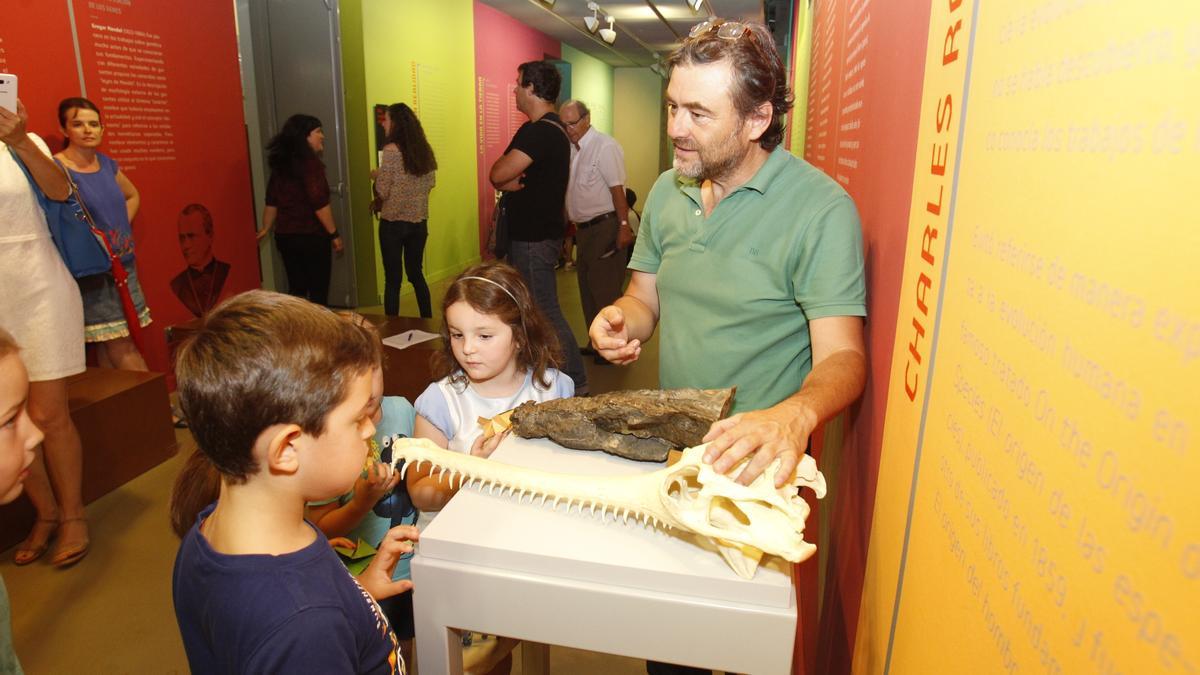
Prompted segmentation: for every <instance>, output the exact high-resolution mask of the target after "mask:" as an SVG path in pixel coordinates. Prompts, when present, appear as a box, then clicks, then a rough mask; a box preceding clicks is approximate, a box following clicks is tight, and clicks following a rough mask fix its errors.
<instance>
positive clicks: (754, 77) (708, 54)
mask: <svg viewBox="0 0 1200 675" xmlns="http://www.w3.org/2000/svg"><path fill="white" fill-rule="evenodd" d="M711 21H713V25H712V27H711V28H710V29H709V30H706V31H705V32H703V33H701V34H699V35H697V36H696V37H689V38H687V39H686V40H684V41H683V44H681V45H679V47H678V48H677V49H676V50H675V51H674V52H672V53H671V55H670V56H669V57H667V67H668V68H669V69H670V70H674V69H675V67H676V66H687V65H692V64H699V65H707V64H710V63H717V62H720V61H724V60H728V61H729V65H730V67H731V68H732V69H733V85H732V86H731V87H730V91H729V95H730V96H731V97H732V98H733V107H734V109H736V110H737V111H738V115H739V116H740V117H741V119H743V120H744V119H746V117H748V116H749V115H750V113H752V112H754V109H755V108H757V107H758V106H760V105H762V104H763V103H768V102H769V103H770V104H771V123H770V125H768V126H767V130H766V131H764V132H763V135H762V136H760V137H759V139H758V144H759V146H761V147H762V149H763V150H768V151H770V150H774V149H775V147H776V146H778V145H779V144H780V143H782V142H783V129H784V116H785V115H787V114H788V111H790V110H791V109H792V102H793V97H792V92H791V90H790V89H789V88H788V81H787V75H786V73H785V72H784V69H783V60H782V59H780V58H779V52H777V51H776V50H775V41H774V39H772V38H771V31H769V30H767V27H766V26H763V25H762V24H759V23H750V24H746V27H747V28H748V29H749V30H747V31H746V32H745V34H743V35H742V36H741V37H739V38H737V39H736V40H729V39H726V38H722V37H719V36H718V35H717V31H718V29H719V28H720V26H721V25H722V24H724V23H725V21H724V20H723V19H716V20H711Z"/></svg>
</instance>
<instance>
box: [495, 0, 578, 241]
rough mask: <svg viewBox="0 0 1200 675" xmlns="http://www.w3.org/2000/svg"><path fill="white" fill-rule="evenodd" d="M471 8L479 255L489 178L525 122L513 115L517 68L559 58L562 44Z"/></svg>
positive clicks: (517, 23)
mask: <svg viewBox="0 0 1200 675" xmlns="http://www.w3.org/2000/svg"><path fill="white" fill-rule="evenodd" d="M474 6H475V85H476V86H475V110H476V129H477V131H476V136H477V138H478V139H479V149H478V152H479V154H478V162H479V163H478V171H479V174H478V178H479V184H478V186H479V187H478V189H479V224H480V225H479V227H480V231H479V241H480V248H481V249H482V247H483V242H486V241H487V232H488V228H489V227H490V223H491V220H492V212H493V211H494V210H495V203H496V200H495V197H494V195H495V189H494V188H493V187H492V183H491V181H490V180H489V179H488V173H489V171H490V170H491V168H492V164H494V163H495V162H496V160H497V159H500V157H501V156H502V155H503V154H504V150H505V149H506V148H508V143H509V141H511V140H512V137H513V134H515V133H516V132H517V129H520V128H521V125H522V124H524V123H525V122H527V121H528V120H527V118H526V117H525V115H524V114H523V113H521V111H520V110H518V109H517V101H516V95H515V91H516V89H515V86H516V80H517V66H519V65H520V64H522V63H525V62H526V61H537V60H539V59H542V58H558V57H559V55H560V54H561V52H562V43H560V42H558V41H555V40H552V39H550V37H549V36H547V35H546V34H545V33H542V32H541V31H538V30H535V29H533V28H531V27H529V26H526V25H525V24H523V23H521V22H520V21H517V20H516V19H514V18H512V17H511V16H509V15H507V14H505V13H503V12H501V11H500V10H498V9H494V8H492V7H489V6H487V5H485V4H483V3H482V2H478V1H476V2H475V3H474Z"/></svg>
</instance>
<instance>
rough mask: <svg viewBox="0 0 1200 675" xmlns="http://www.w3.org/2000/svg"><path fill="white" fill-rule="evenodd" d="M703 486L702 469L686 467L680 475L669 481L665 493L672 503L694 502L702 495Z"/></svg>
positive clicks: (673, 476)
mask: <svg viewBox="0 0 1200 675" xmlns="http://www.w3.org/2000/svg"><path fill="white" fill-rule="evenodd" d="M702 487H703V485H702V484H701V483H700V468H699V467H696V466H685V467H683V468H682V469H681V470H680V471H679V472H678V473H675V474H672V475H671V477H670V478H669V479H667V484H666V485H665V486H664V492H665V494H666V496H667V497H668V498H670V499H671V500H672V501H676V502H682V501H692V500H694V499H696V495H697V494H699V493H700V489H701V488H702Z"/></svg>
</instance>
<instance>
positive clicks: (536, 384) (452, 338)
mask: <svg viewBox="0 0 1200 675" xmlns="http://www.w3.org/2000/svg"><path fill="white" fill-rule="evenodd" d="M442 316H443V325H442V341H443V342H444V343H445V345H446V346H445V347H444V349H443V350H442V351H441V352H439V353H437V354H436V355H435V360H434V368H433V370H434V376H435V377H437V378H439V379H438V380H437V381H436V382H434V383H433V384H431V385H429V387H428V388H427V389H426V390H425V392H424V393H423V394H421V396H420V397H418V398H417V402H416V409H417V419H416V424H415V426H414V430H413V431H414V433H413V435H414V436H416V437H418V438H428V439H429V440H431V441H433V442H434V443H437V444H438V445H440V446H442V447H444V448H448V449H450V450H455V451H458V452H469V453H470V454H472V455H477V456H480V457H487V456H489V455H491V454H492V451H493V450H495V449H496V446H497V445H499V444H500V440H501V439H502V438H503V437H504V435H503V434H498V435H496V436H493V437H492V438H490V439H487V440H485V439H484V437H483V430H482V428H481V427H480V426H479V423H478V420H479V418H481V417H483V418H490V417H494V416H496V415H498V414H500V413H502V412H505V411H508V410H512V409H513V408H515V407H517V406H518V405H520V404H522V403H524V402H525V401H535V402H541V401H548V400H551V399H556V398H568V397H570V396H573V395H574V394H575V385H574V383H573V382H572V381H571V378H570V377H568V376H566V375H564V374H563V373H561V372H559V371H558V370H557V369H556V368H555V367H554V366H556V365H558V364H559V363H560V361H561V358H562V355H561V352H560V348H559V344H558V339H557V337H556V336H555V332H554V329H553V328H551V326H550V325H549V323H548V322H547V321H546V319H545V317H544V316H543V315H542V313H541V312H540V311H539V310H538V309H537V306H536V305H534V303H533V298H532V297H531V296H530V294H529V289H528V287H526V285H525V282H524V280H523V279H522V278H521V275H520V273H519V272H517V270H516V269H514V268H513V267H511V266H509V265H507V264H505V263H502V262H486V263H482V264H480V265H476V266H474V267H472V268H470V269H468V270H467V271H465V272H463V273H462V274H461V275H459V276H458V278H457V279H455V280H454V282H453V283H451V284H450V287H449V288H447V289H446V296H445V298H443V300H442ZM431 474H432V471H431V470H430V469H429V468H428V467H427V468H426V469H425V470H424V471H409V472H408V475H407V476H406V480H407V483H408V491H409V495H410V496H411V497H412V500H413V504H414V505H415V506H416V507H417V508H418V509H420V510H421V511H422V512H425V511H439V510H441V508H442V507H443V506H444V505H445V504H446V502H447V501H449V499H450V497H452V496H454V493H455V492H456V491H457V488H452V487H451V486H450V482H449V480H439V479H438V477H437V476H436V475H431Z"/></svg>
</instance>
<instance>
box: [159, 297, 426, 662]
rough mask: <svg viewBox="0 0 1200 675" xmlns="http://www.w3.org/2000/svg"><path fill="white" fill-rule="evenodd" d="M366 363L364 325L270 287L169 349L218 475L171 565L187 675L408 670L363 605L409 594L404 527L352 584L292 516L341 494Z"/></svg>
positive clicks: (367, 427)
mask: <svg viewBox="0 0 1200 675" xmlns="http://www.w3.org/2000/svg"><path fill="white" fill-rule="evenodd" d="M377 364H378V348H377V347H376V346H375V345H374V344H372V341H371V339H370V338H369V337H368V336H367V335H366V334H364V332H363V331H362V330H361V329H359V328H357V327H356V326H354V325H352V324H351V323H350V322H348V321H346V320H344V319H342V318H340V317H338V316H337V315H336V314H334V313H332V312H330V311H329V310H327V309H324V308H322V307H318V306H317V305H314V304H312V303H310V302H307V301H305V300H302V299H300V298H295V297H291V296H287V295H282V294H279V293H271V292H268V291H249V292H247V293H242V294H241V295H238V296H235V297H233V298H230V299H229V300H226V301H225V302H223V303H221V304H220V305H219V306H217V307H216V308H215V309H214V310H213V311H212V312H211V313H209V314H208V315H207V316H205V317H204V318H203V319H202V323H201V327H200V329H199V330H198V331H196V333H195V334H194V335H192V336H191V337H190V338H189V339H188V341H187V342H186V343H185V344H184V345H183V347H182V348H181V349H180V351H179V356H178V359H177V363H176V367H175V372H176V377H177V381H178V386H179V400H180V405H181V406H182V407H183V411H184V413H185V414H186V415H187V419H188V421H189V423H190V425H191V429H192V433H193V435H194V436H195V438H196V443H197V445H198V446H199V448H200V451H201V452H202V453H203V457H204V458H206V459H207V460H208V462H209V463H211V464H212V466H214V467H215V468H216V471H217V472H218V473H219V474H220V489H219V494H220V496H219V498H218V499H217V501H216V502H215V503H214V504H212V505H210V506H208V507H206V508H204V509H203V510H202V511H201V512H200V513H199V514H198V516H197V517H196V518H195V519H194V521H193V522H194V523H195V524H194V525H193V526H192V528H191V529H190V530H189V531H188V532H187V534H186V535H185V536H184V537H183V541H182V542H181V543H180V547H179V554H178V556H177V557H176V559H175V571H174V577H173V595H174V601H175V616H176V619H177V620H178V622H179V630H180V633H181V635H182V637H183V643H184V648H185V650H186V651H187V655H188V662H189V665H190V666H191V670H192V671H193V672H197V673H210V672H322V673H325V672H357V673H404V672H405V668H404V660H403V658H402V656H401V653H400V645H399V641H398V640H397V638H396V636H395V634H394V633H393V632H392V629H391V626H390V625H389V624H388V621H387V619H386V618H385V616H384V614H383V612H382V611H380V608H379V605H378V604H377V603H376V601H375V598H386V597H390V596H392V595H396V594H397V593H402V592H404V591H407V590H409V589H411V588H412V582H410V581H393V580H392V572H393V568H394V567H395V565H396V563H397V562H398V560H399V558H400V556H401V555H402V554H403V553H406V552H408V551H411V550H412V545H411V544H410V543H408V542H409V541H411V540H414V539H416V538H417V532H416V529H415V528H413V527H405V526H401V527H395V528H392V529H391V530H389V531H388V533H387V535H386V536H385V537H384V539H383V541H382V542H381V544H380V546H379V552H378V554H377V555H376V556H375V558H374V560H372V562H371V564H370V565H369V566H368V567H367V569H366V570H365V571H364V572H363V573H362V574H361V575H359V576H358V577H357V579H356V578H355V577H352V576H351V575H350V573H349V572H347V570H346V568H345V567H344V566H343V565H342V563H341V561H340V560H339V559H338V556H337V554H336V553H334V552H333V549H331V548H330V546H329V542H328V540H327V539H326V538H325V535H324V534H323V533H321V531H320V530H319V529H317V528H316V527H315V526H313V525H312V524H311V523H309V522H307V521H305V520H304V508H305V504H306V503H308V502H311V501H317V500H323V499H329V498H332V497H336V496H337V495H340V494H343V493H344V492H346V491H347V490H348V489H349V488H350V486H351V485H353V484H354V481H355V479H356V478H357V477H358V475H359V474H360V473H361V471H362V469H363V464H364V463H365V461H366V459H367V452H368V447H367V440H368V439H369V438H371V437H372V436H373V435H374V433H375V425H374V424H373V423H372V422H371V417H372V416H373V415H374V413H375V406H374V404H373V403H372V401H371V377H372V372H373V369H374V368H375V367H376V365H377ZM187 470H189V471H198V472H201V471H203V470H204V465H203V464H202V463H200V462H198V461H197V462H190V463H189V464H188V466H187ZM186 483H187V481H186V480H185V479H184V478H181V480H180V481H179V483H178V484H186ZM173 508H174V507H173ZM176 515H177V517H178V518H179V519H181V520H182V519H183V517H182V515H181V514H176Z"/></svg>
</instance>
